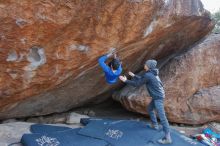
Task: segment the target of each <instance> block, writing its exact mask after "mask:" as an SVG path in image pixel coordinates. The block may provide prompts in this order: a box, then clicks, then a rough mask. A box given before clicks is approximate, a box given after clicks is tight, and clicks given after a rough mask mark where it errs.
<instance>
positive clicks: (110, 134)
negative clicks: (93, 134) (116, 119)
mask: <svg viewBox="0 0 220 146" xmlns="http://www.w3.org/2000/svg"><path fill="white" fill-rule="evenodd" d="M105 135H106V136H108V137H110V138H113V139H119V138H121V137H122V136H123V132H122V131H120V130H114V129H108V131H107V132H106V133H105Z"/></svg>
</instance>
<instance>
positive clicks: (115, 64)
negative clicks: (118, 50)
mask: <svg viewBox="0 0 220 146" xmlns="http://www.w3.org/2000/svg"><path fill="white" fill-rule="evenodd" d="M108 65H109V67H112V68H113V70H117V69H118V68H119V66H120V65H121V61H120V60H119V59H112V61H110V62H109V64H108Z"/></svg>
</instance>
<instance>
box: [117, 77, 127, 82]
mask: <svg viewBox="0 0 220 146" xmlns="http://www.w3.org/2000/svg"><path fill="white" fill-rule="evenodd" d="M119 79H120V80H121V81H122V82H126V81H127V77H126V76H119Z"/></svg>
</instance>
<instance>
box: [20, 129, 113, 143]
mask: <svg viewBox="0 0 220 146" xmlns="http://www.w3.org/2000/svg"><path fill="white" fill-rule="evenodd" d="M50 128H51V127H50ZM79 130H80V128H77V129H70V130H65V131H59V132H54V133H47V134H46V133H42V134H40V133H34V134H24V135H23V136H22V139H21V143H22V144H23V145H24V146H109V144H108V143H107V142H105V141H104V140H100V139H95V138H91V137H86V136H82V135H79V134H77V133H78V131H79Z"/></svg>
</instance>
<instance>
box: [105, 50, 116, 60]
mask: <svg viewBox="0 0 220 146" xmlns="http://www.w3.org/2000/svg"><path fill="white" fill-rule="evenodd" d="M115 54H116V49H115V48H110V50H109V52H108V54H107V57H108V58H109V57H112V56H115Z"/></svg>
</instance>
